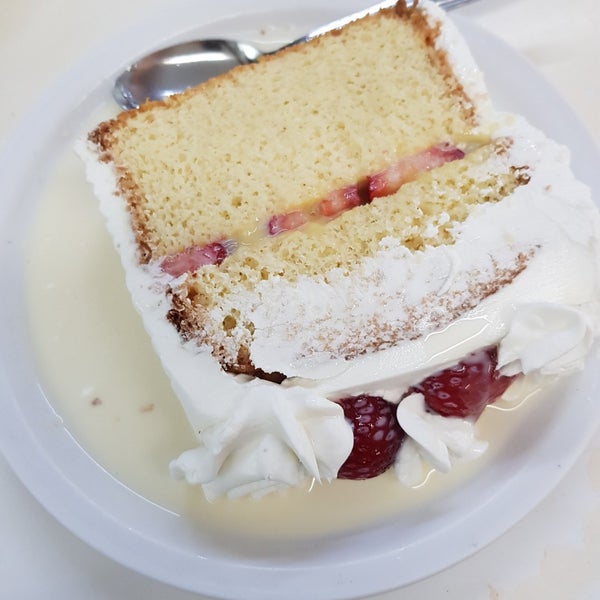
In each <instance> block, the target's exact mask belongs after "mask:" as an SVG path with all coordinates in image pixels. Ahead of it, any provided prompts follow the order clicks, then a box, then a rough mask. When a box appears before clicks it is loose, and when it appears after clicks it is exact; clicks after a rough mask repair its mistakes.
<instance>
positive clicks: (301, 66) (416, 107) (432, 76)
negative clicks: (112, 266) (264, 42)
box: [92, 9, 476, 261]
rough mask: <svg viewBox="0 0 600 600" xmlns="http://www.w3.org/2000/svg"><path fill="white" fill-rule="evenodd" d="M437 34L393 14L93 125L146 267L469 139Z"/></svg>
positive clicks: (410, 16) (467, 116)
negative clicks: (441, 146)
mask: <svg viewBox="0 0 600 600" xmlns="http://www.w3.org/2000/svg"><path fill="white" fill-rule="evenodd" d="M435 34H436V32H435V31H433V30H431V29H430V28H429V26H428V25H427V23H426V21H425V18H424V17H422V16H421V15H420V14H419V13H417V12H415V13H411V12H409V13H405V14H404V15H402V16H400V15H398V14H397V13H396V12H395V11H394V10H393V9H390V10H387V11H383V12H381V13H379V14H378V15H376V16H373V17H368V18H365V19H363V20H361V21H358V22H355V23H353V24H351V25H349V26H347V27H345V28H344V29H343V30H341V31H338V32H333V33H330V34H326V35H325V36H323V37H321V38H317V39H315V40H313V41H311V42H310V43H308V44H303V45H300V46H296V47H291V48H288V49H286V50H284V51H282V52H280V53H278V54H276V55H274V56H268V57H265V58H264V59H263V60H261V61H260V63H258V64H255V65H250V66H245V67H242V68H238V69H234V70H233V71H232V72H230V73H228V74H227V75H225V76H223V77H220V78H216V79H214V80H211V81H209V82H207V83H206V84H204V85H202V86H200V87H198V88H195V89H193V90H191V91H190V92H188V93H186V94H184V95H182V96H179V97H176V98H173V99H170V100H168V101H166V102H165V103H150V104H148V105H146V106H144V107H143V108H142V109H141V110H139V111H133V112H129V113H125V114H123V115H122V116H120V117H119V118H118V119H116V120H114V121H111V122H109V123H106V124H104V125H103V126H101V127H100V128H99V129H98V130H97V131H96V132H95V134H93V136H92V139H94V140H95V141H96V142H97V143H99V145H100V147H101V148H102V149H103V151H104V154H105V158H106V159H108V160H112V161H113V162H114V164H115V166H116V168H117V171H118V172H119V174H120V176H121V188H122V191H123V192H124V193H125V195H126V196H127V197H128V201H129V204H130V209H131V211H132V214H133V217H134V228H135V229H136V234H137V239H138V244H139V245H140V249H142V250H143V252H144V257H143V260H145V261H149V260H151V259H158V258H160V257H161V256H162V255H165V254H173V253H176V252H179V251H181V250H183V249H184V248H186V247H187V246H190V245H193V244H199V245H202V244H205V243H208V242H212V241H214V240H216V239H222V238H228V237H230V233H231V232H232V231H239V230H243V229H244V228H246V227H247V226H248V223H254V222H258V221H264V220H265V219H268V217H269V216H270V215H272V214H276V213H285V212H287V211H289V210H292V209H293V208H294V207H296V206H297V205H298V204H299V203H302V204H305V203H310V202H315V201H318V200H319V199H321V198H322V197H324V196H326V195H327V194H328V193H329V192H331V191H332V190H335V189H337V188H340V187H343V186H345V185H348V184H353V183H356V182H357V181H359V180H361V179H363V178H364V177H365V176H366V175H368V174H371V173H375V172H378V171H380V170H381V169H383V168H385V167H386V166H387V165H389V164H390V163H392V162H394V161H395V160H396V159H397V158H398V157H402V156H407V155H410V154H413V153H415V152H418V151H420V150H422V149H423V148H427V147H429V146H431V145H433V144H437V143H439V142H444V141H450V142H451V141H452V140H454V139H456V138H457V137H459V136H462V135H468V134H470V133H472V132H473V131H474V130H475V129H476V123H475V120H474V118H473V113H472V107H471V104H470V102H469V100H468V99H467V98H466V97H465V95H464V93H463V91H462V88H461V87H460V85H459V84H458V83H457V81H456V79H455V78H454V76H453V75H452V73H451V70H450V69H449V67H448V65H447V64H446V59H445V56H444V55H443V53H440V52H438V51H436V50H435V48H434V47H433V43H434V41H433V40H434V38H435ZM366 210H369V209H366ZM348 218H350V219H354V218H356V217H348ZM360 218H361V219H362V218H364V216H361V217H360ZM373 218H375V217H373ZM333 227H334V228H335V227H336V226H333Z"/></svg>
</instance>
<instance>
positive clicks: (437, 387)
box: [409, 348, 514, 419]
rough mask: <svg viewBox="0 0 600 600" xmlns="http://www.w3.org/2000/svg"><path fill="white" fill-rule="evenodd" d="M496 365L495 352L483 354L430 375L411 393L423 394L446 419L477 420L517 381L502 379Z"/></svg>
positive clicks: (434, 409)
mask: <svg viewBox="0 0 600 600" xmlns="http://www.w3.org/2000/svg"><path fill="white" fill-rule="evenodd" d="M497 365H498V352H497V350H496V348H487V349H485V350H480V351H478V352H474V353H473V354H471V355H469V356H468V357H467V358H465V359H464V360H462V361H461V362H459V363H458V364H457V365H455V366H454V367H450V368H449V369H444V370H443V371H439V372H438V373H434V374H433V375H430V376H429V377H427V378H426V379H425V380H423V381H422V382H421V383H419V384H418V385H417V386H415V387H413V388H411V390H410V392H409V393H413V392H420V393H421V394H423V396H425V403H426V404H427V406H428V407H429V408H430V409H431V410H433V411H434V412H437V413H438V414H440V415H443V416H445V417H461V418H465V417H474V418H476V419H477V418H478V417H479V416H480V415H481V413H482V412H483V409H484V408H485V407H486V406H487V405H488V404H491V403H492V402H494V401H495V400H497V399H498V398H499V397H500V396H502V394H503V393H504V392H505V391H506V390H507V388H508V386H509V385H510V384H511V383H512V382H513V380H514V377H506V376H504V375H500V373H499V371H497V370H496V367H497Z"/></svg>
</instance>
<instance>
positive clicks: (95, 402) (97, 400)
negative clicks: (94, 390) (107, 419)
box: [90, 396, 102, 406]
mask: <svg viewBox="0 0 600 600" xmlns="http://www.w3.org/2000/svg"><path fill="white" fill-rule="evenodd" d="M90 404H91V405H92V406H100V405H101V404H102V400H100V398H98V396H95V397H94V398H93V399H92V400H91V401H90Z"/></svg>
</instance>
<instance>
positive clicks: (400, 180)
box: [367, 143, 465, 200]
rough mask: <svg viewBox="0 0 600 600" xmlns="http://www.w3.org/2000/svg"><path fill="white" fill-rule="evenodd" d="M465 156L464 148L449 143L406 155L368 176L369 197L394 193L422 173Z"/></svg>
mask: <svg viewBox="0 0 600 600" xmlns="http://www.w3.org/2000/svg"><path fill="white" fill-rule="evenodd" d="M464 156H465V153H464V152H463V151H462V150H460V149H459V148H457V147H456V146H453V145H452V144H449V143H442V144H437V145H436V146H431V147H430V148H427V149H426V150H422V151H421V152H418V153H417V154H411V155H410V156H405V157H403V158H401V159H400V160H399V161H397V162H395V163H394V164H392V165H390V166H389V167H388V168H387V169H385V170H383V171H381V172H379V173H375V174H374V175H370V176H369V177H368V178H367V179H368V189H369V199H370V200H373V199H375V198H379V197H381V196H389V195H390V194H394V193H395V192H397V191H398V190H399V189H400V188H401V187H402V186H403V185H404V184H405V183H406V182H407V181H412V180H413V179H416V178H417V177H418V176H419V175H420V174H421V173H424V172H425V171H430V170H431V169H435V168H436V167H441V166H442V165H443V164H445V163H447V162H452V161H454V160H460V159H461V158H464Z"/></svg>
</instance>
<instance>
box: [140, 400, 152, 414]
mask: <svg viewBox="0 0 600 600" xmlns="http://www.w3.org/2000/svg"><path fill="white" fill-rule="evenodd" d="M153 410H154V402H149V403H148V404H144V405H143V406H142V407H141V408H140V412H143V413H147V412H152V411H153Z"/></svg>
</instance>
